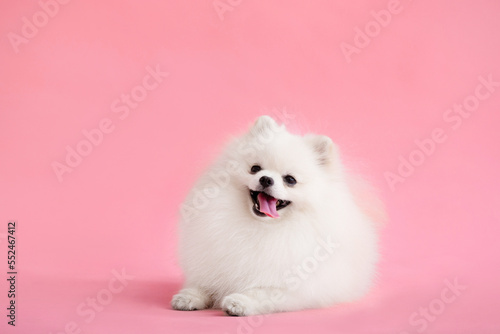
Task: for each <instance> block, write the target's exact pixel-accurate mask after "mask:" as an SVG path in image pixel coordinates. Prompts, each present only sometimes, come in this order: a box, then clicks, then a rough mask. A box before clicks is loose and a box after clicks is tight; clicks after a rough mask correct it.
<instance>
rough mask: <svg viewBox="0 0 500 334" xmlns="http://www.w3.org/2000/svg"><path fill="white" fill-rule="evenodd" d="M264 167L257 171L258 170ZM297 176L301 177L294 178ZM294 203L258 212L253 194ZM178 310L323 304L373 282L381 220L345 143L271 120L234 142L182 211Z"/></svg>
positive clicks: (246, 311) (243, 310)
mask: <svg viewBox="0 0 500 334" xmlns="http://www.w3.org/2000/svg"><path fill="white" fill-rule="evenodd" d="M254 165H259V166H261V168H262V170H261V171H259V172H257V173H255V174H252V173H251V172H250V170H251V167H252V166H254ZM285 175H292V176H293V177H294V178H295V179H296V180H297V183H296V184H295V185H293V186H290V185H288V184H286V182H284V180H283V176H285ZM262 176H269V177H271V178H273V180H274V185H272V186H271V187H269V188H267V192H268V193H269V194H270V195H272V196H273V197H275V198H278V199H283V200H288V201H291V204H290V205H288V206H287V207H285V208H282V209H281V210H279V211H278V213H279V215H280V217H279V218H269V217H267V216H266V217H260V216H257V215H256V214H255V213H254V212H253V209H252V207H253V205H254V203H253V202H252V199H251V197H250V190H257V191H260V190H262V189H261V185H260V184H259V180H260V178H261V177H262ZM181 211H182V219H181V222H180V249H179V250H180V263H181V266H182V268H183V270H184V273H185V276H186V281H185V284H184V287H183V289H182V290H181V291H179V293H178V294H176V295H175V296H174V297H173V299H172V307H173V308H174V309H178V310H196V309H198V310H199V309H205V308H209V307H213V308H221V309H223V310H224V311H225V312H226V313H228V314H230V315H240V316H245V315H255V314H264V313H271V312H282V311H292V310H300V309H305V308H320V307H326V306H330V305H333V304H337V303H342V302H350V301H353V300H356V299H357V298H360V297H361V296H363V295H364V294H365V293H366V292H367V291H368V290H369V288H370V286H371V284H372V281H373V278H374V273H375V265H376V262H377V259H378V251H377V235H376V228H375V226H374V225H375V224H374V222H373V221H372V219H371V218H370V217H369V216H368V215H366V214H365V212H364V211H363V210H362V209H361V208H360V207H359V206H358V205H357V203H356V201H355V200H354V197H353V195H352V193H351V191H350V189H349V187H348V185H347V175H346V172H345V170H344V168H343V166H342V163H341V160H340V158H339V153H338V150H337V148H336V146H335V144H334V143H333V142H332V141H331V140H330V138H328V137H326V136H319V135H313V134H310V135H305V136H297V135H293V134H290V133H289V132H287V131H286V129H285V127H284V126H283V125H281V126H280V125H278V124H276V122H275V121H274V120H273V119H272V118H270V117H268V116H262V117H260V118H259V119H258V120H257V121H256V122H255V124H254V125H253V126H252V127H251V128H250V130H249V131H248V132H247V133H246V134H244V135H243V136H241V137H238V138H235V139H233V140H232V141H231V142H230V143H229V145H228V146H227V147H226V149H225V150H224V152H223V154H222V155H221V156H220V157H219V158H218V159H217V160H216V161H215V163H214V164H213V165H212V166H211V167H210V168H209V170H208V171H207V172H206V173H205V174H204V175H202V177H201V178H200V179H199V180H198V182H197V183H196V185H195V186H194V188H193V189H192V191H191V192H190V194H189V195H188V197H187V199H186V201H185V203H184V204H183V207H182V210H181Z"/></svg>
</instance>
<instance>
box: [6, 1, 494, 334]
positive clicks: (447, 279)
mask: <svg viewBox="0 0 500 334" xmlns="http://www.w3.org/2000/svg"><path fill="white" fill-rule="evenodd" d="M66 2H67V1H66ZM0 13H1V14H0V18H1V19H0V35H1V36H2V38H1V39H0V64H1V65H0V154H1V155H0V157H1V163H0V186H1V187H0V189H1V191H0V233H1V234H0V249H1V250H0V259H2V260H1V261H2V263H1V266H0V267H1V268H3V269H2V274H1V275H2V277H4V275H5V277H7V274H6V272H7V263H6V262H7V260H6V258H7V240H6V236H7V234H6V233H7V223H8V221H9V220H16V221H17V224H18V225H17V231H16V237H17V239H16V240H17V245H16V247H17V253H16V254H17V268H16V269H17V270H18V276H17V285H16V292H17V297H16V326H15V327H12V326H9V325H7V321H8V320H9V319H8V318H7V317H6V315H7V310H6V308H7V307H8V303H9V299H8V298H7V291H8V289H9V287H8V285H7V281H6V278H2V279H1V282H2V283H1V287H0V289H1V291H0V295H1V296H2V297H1V298H0V302H1V307H0V309H1V310H2V311H1V312H0V313H1V314H0V315H1V317H0V319H2V320H1V325H0V327H1V328H2V330H1V331H2V333H6V332H7V333H54V334H55V333H78V332H80V333H281V332H283V333H285V332H288V333H304V332H306V331H307V332H315V333H334V332H335V333H396V334H403V333H421V332H424V333H459V334H469V333H485V334H493V333H499V332H500V320H499V318H498V310H499V309H500V301H499V300H500V299H499V288H498V282H499V280H500V261H499V246H498V235H499V234H500V227H499V226H500V224H499V220H500V215H499V211H498V207H499V205H500V192H499V189H500V178H499V176H498V174H499V172H498V171H499V170H500V154H499V153H500V149H499V143H500V135H499V130H498V127H499V121H500V84H499V82H500V66H499V60H500V38H499V37H498V34H499V32H500V20H499V17H500V3H499V2H497V1H486V0H484V1H452V0H450V1H413V2H410V1H403V0H402V1H400V2H398V1H395V0H394V1H385V0H384V1H378V0H377V1H327V0H325V1H309V2H308V1H260V2H257V1H229V0H220V1H219V0H216V1H213V0H205V1H118V0H115V1H100V2H92V1H91V2H89V1H76V0H75V1H70V2H68V3H65V1H62V0H60V2H56V1H55V0H41V1H40V2H38V1H25V0H23V1H3V2H2V4H1V5H0ZM167 73H168V74H167ZM265 113H267V114H271V115H273V116H274V117H276V118H277V119H278V120H284V121H285V122H287V124H288V125H289V127H290V128H291V129H294V130H296V131H300V132H308V131H312V132H317V133H321V134H326V135H329V136H331V137H332V138H333V139H334V140H335V141H336V142H337V143H338V144H339V145H340V146H341V148H342V150H343V151H344V153H345V154H346V156H347V160H348V161H351V162H352V163H353V166H355V168H356V169H357V170H358V171H360V172H362V173H363V174H365V175H368V177H369V178H370V179H372V180H373V181H374V183H375V184H376V185H377V186H378V187H379V189H380V192H381V194H382V196H383V198H384V201H385V202H386V204H387V209H388V214H389V216H390V220H389V222H388V224H387V225H386V226H385V228H384V229H383V230H382V234H381V249H382V254H383V255H382V256H383V259H382V261H381V264H380V273H379V278H378V284H377V286H376V287H375V288H374V289H373V291H372V292H371V294H370V295H369V296H367V297H366V298H365V299H363V300H362V301H360V302H358V303H355V304H352V305H343V306H340V307H333V308H329V309H323V310H308V311H302V312H294V313H287V314H275V315H270V316H266V317H257V318H235V317H226V316H223V315H222V312H221V311H199V312H178V311H173V310H171V308H170V305H169V302H170V298H171V297H172V295H173V294H174V293H175V292H176V290H177V289H178V288H179V287H180V286H181V282H182V273H181V271H180V269H179V267H178V265H177V261H176V255H175V249H176V235H175V229H176V223H177V211H178V207H179V205H180V203H181V201H182V200H183V198H184V196H185V195H186V193H187V191H188V190H189V187H190V186H191V185H192V183H193V182H194V180H195V178H196V176H197V175H199V173H200V172H201V171H202V170H203V168H204V166H206V165H207V164H208V162H209V161H210V159H211V158H212V157H213V156H214V154H216V152H217V150H218V148H219V147H220V145H221V144H222V143H224V141H225V140H226V139H227V138H228V137H229V136H231V135H233V134H237V133H239V132H241V131H243V130H244V129H245V128H246V126H247V125H248V124H249V123H250V122H252V121H253V120H254V119H255V118H256V117H257V116H258V115H260V114H265ZM95 129H99V130H95ZM87 137H88V138H90V139H87ZM417 142H418V143H417ZM72 150H77V152H83V153H81V154H82V156H80V158H78V157H76V156H75V155H74V153H68V152H71V151H72ZM68 155H69V157H67V156H68ZM66 159H69V160H68V161H69V162H68V161H66ZM405 161H406V162H405ZM54 166H57V172H56V171H55V169H54ZM398 169H399V170H398ZM58 173H59V176H58ZM387 178H388V179H389V181H388V179H387ZM122 271H124V273H125V276H124V277H121V278H120V279H121V280H117V279H116V275H117V272H120V273H122V274H121V275H123V272H122ZM92 300H94V303H96V304H95V305H94V306H91V305H92V304H91V303H92Z"/></svg>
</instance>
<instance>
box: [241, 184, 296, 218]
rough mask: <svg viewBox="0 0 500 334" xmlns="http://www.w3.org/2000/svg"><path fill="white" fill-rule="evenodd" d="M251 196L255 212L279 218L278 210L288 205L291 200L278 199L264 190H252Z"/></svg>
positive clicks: (258, 214)
mask: <svg viewBox="0 0 500 334" xmlns="http://www.w3.org/2000/svg"><path fill="white" fill-rule="evenodd" d="M250 197H251V198H252V202H253V207H252V209H253V212H254V213H255V214H256V215H257V216H260V217H265V216H268V217H271V218H278V217H279V216H280V215H279V214H278V210H281V209H283V208H284V207H286V206H288V205H289V204H290V203H291V202H290V201H287V200H282V199H277V198H274V197H272V196H271V195H268V194H266V193H265V192H263V191H253V190H250Z"/></svg>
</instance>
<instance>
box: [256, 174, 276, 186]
mask: <svg viewBox="0 0 500 334" xmlns="http://www.w3.org/2000/svg"><path fill="white" fill-rule="evenodd" d="M259 183H260V184H261V185H262V186H263V187H264V188H267V187H270V186H272V185H273V184H274V180H273V179H272V178H270V177H269V176H263V177H261V178H260V179H259Z"/></svg>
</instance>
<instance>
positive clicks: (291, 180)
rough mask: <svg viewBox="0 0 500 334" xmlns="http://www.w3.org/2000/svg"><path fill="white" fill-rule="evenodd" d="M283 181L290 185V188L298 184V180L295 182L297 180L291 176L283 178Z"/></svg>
mask: <svg viewBox="0 0 500 334" xmlns="http://www.w3.org/2000/svg"><path fill="white" fill-rule="evenodd" d="M283 180H285V182H286V183H287V184H288V185H289V186H293V185H294V184H296V183H297V180H295V178H294V177H293V176H291V175H286V176H284V177H283Z"/></svg>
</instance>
